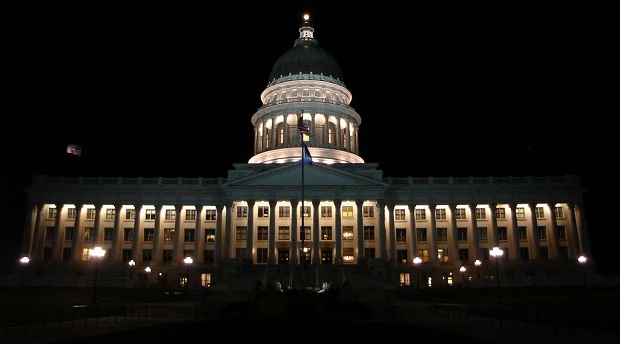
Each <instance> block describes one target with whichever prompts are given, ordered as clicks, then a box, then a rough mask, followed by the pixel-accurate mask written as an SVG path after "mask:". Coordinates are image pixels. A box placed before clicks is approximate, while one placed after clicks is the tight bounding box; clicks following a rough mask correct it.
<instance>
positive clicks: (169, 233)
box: [164, 228, 174, 242]
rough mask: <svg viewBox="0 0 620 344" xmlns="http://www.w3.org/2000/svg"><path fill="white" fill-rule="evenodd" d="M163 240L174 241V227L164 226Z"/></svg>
mask: <svg viewBox="0 0 620 344" xmlns="http://www.w3.org/2000/svg"><path fill="white" fill-rule="evenodd" d="M164 241H165V242H173V241H174V228H164Z"/></svg>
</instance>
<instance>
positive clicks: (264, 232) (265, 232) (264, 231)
mask: <svg viewBox="0 0 620 344" xmlns="http://www.w3.org/2000/svg"><path fill="white" fill-rule="evenodd" d="M268 239H269V227H267V226H258V228H257V230H256V240H261V241H265V240H268Z"/></svg>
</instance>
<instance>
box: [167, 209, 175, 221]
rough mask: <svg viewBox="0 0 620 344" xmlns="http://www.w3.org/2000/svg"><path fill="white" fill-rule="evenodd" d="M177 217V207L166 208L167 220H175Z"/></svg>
mask: <svg viewBox="0 0 620 344" xmlns="http://www.w3.org/2000/svg"><path fill="white" fill-rule="evenodd" d="M176 218H177V211H176V209H166V215H165V218H164V219H165V220H166V221H174V220H176Z"/></svg>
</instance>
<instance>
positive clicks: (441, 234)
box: [437, 228, 448, 241]
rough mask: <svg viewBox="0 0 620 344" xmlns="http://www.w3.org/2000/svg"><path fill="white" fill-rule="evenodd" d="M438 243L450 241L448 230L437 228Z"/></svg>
mask: <svg viewBox="0 0 620 344" xmlns="http://www.w3.org/2000/svg"><path fill="white" fill-rule="evenodd" d="M437 241H448V228H437Z"/></svg>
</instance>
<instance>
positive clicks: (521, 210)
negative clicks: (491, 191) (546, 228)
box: [515, 207, 525, 219]
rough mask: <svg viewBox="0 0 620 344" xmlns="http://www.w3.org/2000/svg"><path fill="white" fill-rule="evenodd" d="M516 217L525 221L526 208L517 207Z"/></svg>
mask: <svg viewBox="0 0 620 344" xmlns="http://www.w3.org/2000/svg"><path fill="white" fill-rule="evenodd" d="M515 217H516V218H517V219H524V218H525V208H523V207H517V209H515Z"/></svg>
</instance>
